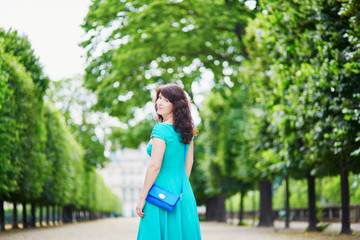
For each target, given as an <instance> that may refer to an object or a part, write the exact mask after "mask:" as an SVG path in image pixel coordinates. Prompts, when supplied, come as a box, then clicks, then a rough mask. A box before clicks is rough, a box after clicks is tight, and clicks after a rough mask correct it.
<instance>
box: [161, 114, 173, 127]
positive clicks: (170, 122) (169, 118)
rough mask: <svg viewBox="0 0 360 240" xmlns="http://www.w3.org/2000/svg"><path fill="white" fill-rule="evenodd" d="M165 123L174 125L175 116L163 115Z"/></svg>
mask: <svg viewBox="0 0 360 240" xmlns="http://www.w3.org/2000/svg"><path fill="white" fill-rule="evenodd" d="M163 123H168V124H171V125H174V119H173V116H163Z"/></svg>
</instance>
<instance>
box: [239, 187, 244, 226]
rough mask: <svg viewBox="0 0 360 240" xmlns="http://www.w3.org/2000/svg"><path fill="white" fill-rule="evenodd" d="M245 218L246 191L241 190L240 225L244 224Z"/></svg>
mask: <svg viewBox="0 0 360 240" xmlns="http://www.w3.org/2000/svg"><path fill="white" fill-rule="evenodd" d="M243 218H244V191H243V190H241V191H240V211H239V225H242V224H243Z"/></svg>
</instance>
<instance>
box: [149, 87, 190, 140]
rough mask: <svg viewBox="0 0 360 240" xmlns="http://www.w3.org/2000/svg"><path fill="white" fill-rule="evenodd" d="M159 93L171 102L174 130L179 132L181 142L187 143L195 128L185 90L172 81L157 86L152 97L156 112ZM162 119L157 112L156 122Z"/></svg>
mask: <svg viewBox="0 0 360 240" xmlns="http://www.w3.org/2000/svg"><path fill="white" fill-rule="evenodd" d="M160 93H161V95H162V96H164V97H165V98H166V99H168V100H169V101H170V102H171V103H172V104H173V114H174V127H175V131H176V132H178V133H180V134H181V137H182V139H181V142H183V143H185V144H189V143H190V142H191V139H192V137H194V136H195V134H196V132H197V130H196V129H195V126H194V122H193V119H192V117H191V111H190V101H189V100H188V98H187V97H186V94H185V91H184V90H183V89H182V88H181V87H179V86H178V85H176V84H172V83H170V84H166V85H163V86H161V87H159V88H158V89H157V91H156V97H155V99H154V101H155V111H156V112H157V104H156V101H157V100H158V98H159V94H160ZM163 120H164V119H163V117H162V116H161V115H159V114H157V122H163Z"/></svg>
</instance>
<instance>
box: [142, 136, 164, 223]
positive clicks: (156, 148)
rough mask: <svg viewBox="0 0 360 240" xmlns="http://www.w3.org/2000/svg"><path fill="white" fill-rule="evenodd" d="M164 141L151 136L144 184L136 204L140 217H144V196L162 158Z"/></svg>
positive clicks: (154, 178) (156, 173) (152, 181)
mask: <svg viewBox="0 0 360 240" xmlns="http://www.w3.org/2000/svg"><path fill="white" fill-rule="evenodd" d="M165 147H166V145H165V141H164V140H163V139H160V138H156V137H154V138H152V151H151V158H150V163H149V165H148V167H147V170H146V175H145V180H144V185H143V188H142V191H141V194H140V200H139V202H138V205H137V206H136V213H137V214H138V215H139V216H140V217H144V216H145V215H144V213H143V211H142V210H143V207H144V204H145V199H146V196H147V195H148V193H149V190H150V188H151V186H152V185H153V184H154V182H155V180H156V177H157V176H158V174H159V172H160V168H161V163H162V159H163V156H164V153H165Z"/></svg>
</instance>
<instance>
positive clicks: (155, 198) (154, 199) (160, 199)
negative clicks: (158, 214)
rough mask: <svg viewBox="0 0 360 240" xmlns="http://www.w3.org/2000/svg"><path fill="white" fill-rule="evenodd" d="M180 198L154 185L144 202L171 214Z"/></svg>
mask: <svg viewBox="0 0 360 240" xmlns="http://www.w3.org/2000/svg"><path fill="white" fill-rule="evenodd" d="M179 199H180V196H178V195H176V194H174V193H171V192H169V191H167V190H166V189H164V188H162V187H159V186H158V185H156V184H154V185H152V187H151V188H150V191H149V193H148V195H147V197H146V201H147V202H149V203H152V204H155V205H156V206H158V207H161V208H163V209H165V210H167V211H169V212H173V211H174V209H175V206H176V204H177V202H178V201H179Z"/></svg>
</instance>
